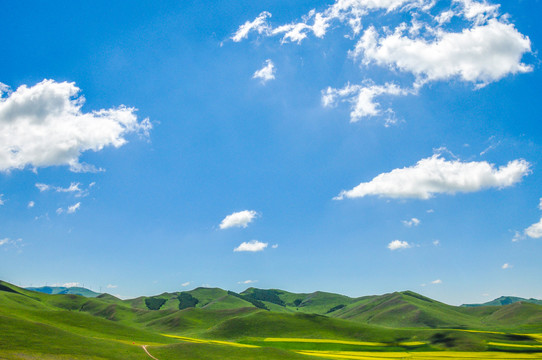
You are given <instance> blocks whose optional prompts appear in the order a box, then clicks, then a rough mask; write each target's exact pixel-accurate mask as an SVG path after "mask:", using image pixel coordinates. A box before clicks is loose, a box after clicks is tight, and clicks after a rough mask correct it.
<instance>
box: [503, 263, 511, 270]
mask: <svg viewBox="0 0 542 360" xmlns="http://www.w3.org/2000/svg"><path fill="white" fill-rule="evenodd" d="M512 267H513V266H512V265H510V264H509V263H505V264H503V266H501V268H502V269H503V270H506V269H510V268H512Z"/></svg>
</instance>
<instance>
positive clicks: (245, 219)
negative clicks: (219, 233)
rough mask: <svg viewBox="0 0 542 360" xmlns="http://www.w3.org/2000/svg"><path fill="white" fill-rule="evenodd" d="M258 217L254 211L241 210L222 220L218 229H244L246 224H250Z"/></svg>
mask: <svg viewBox="0 0 542 360" xmlns="http://www.w3.org/2000/svg"><path fill="white" fill-rule="evenodd" d="M257 216H258V213H257V212H256V211H254V210H243V211H239V212H235V213H233V214H230V215H228V216H226V217H225V218H224V220H222V222H221V223H220V225H219V227H220V229H222V230H224V229H228V228H232V227H242V228H246V227H247V226H248V224H250V223H251V222H252V220H254V219H255V218H256V217H257Z"/></svg>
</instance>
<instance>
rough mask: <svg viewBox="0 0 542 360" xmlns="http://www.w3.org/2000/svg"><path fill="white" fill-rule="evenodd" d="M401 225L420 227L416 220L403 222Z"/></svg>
mask: <svg viewBox="0 0 542 360" xmlns="http://www.w3.org/2000/svg"><path fill="white" fill-rule="evenodd" d="M402 223H403V224H404V225H405V226H407V227H413V226H418V225H420V220H419V219H417V218H412V219H410V220H403V221H402Z"/></svg>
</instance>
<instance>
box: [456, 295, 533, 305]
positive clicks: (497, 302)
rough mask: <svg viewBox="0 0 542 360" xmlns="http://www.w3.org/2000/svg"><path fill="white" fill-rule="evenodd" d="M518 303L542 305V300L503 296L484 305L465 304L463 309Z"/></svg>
mask: <svg viewBox="0 0 542 360" xmlns="http://www.w3.org/2000/svg"><path fill="white" fill-rule="evenodd" d="M517 302H526V303H531V304H537V305H542V300H537V299H524V298H520V297H516V296H501V297H499V298H497V299H495V300H492V301H488V302H486V303H483V304H463V305H461V306H463V307H477V306H503V305H510V304H513V303H517Z"/></svg>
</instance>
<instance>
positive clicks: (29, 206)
mask: <svg viewBox="0 0 542 360" xmlns="http://www.w3.org/2000/svg"><path fill="white" fill-rule="evenodd" d="M34 205H36V203H35V202H33V201H29V202H28V205H27V206H28V208H29V209H30V208H33V207H34Z"/></svg>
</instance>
